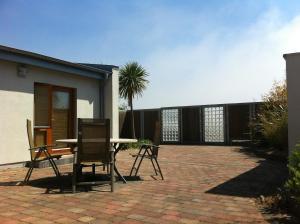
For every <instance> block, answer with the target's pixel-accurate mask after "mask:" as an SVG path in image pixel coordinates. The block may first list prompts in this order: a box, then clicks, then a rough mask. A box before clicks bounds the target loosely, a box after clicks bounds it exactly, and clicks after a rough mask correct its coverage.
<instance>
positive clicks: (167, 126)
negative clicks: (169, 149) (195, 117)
mask: <svg viewBox="0 0 300 224" xmlns="http://www.w3.org/2000/svg"><path fill="white" fill-rule="evenodd" d="M161 129H162V132H161V137H162V139H161V141H162V142H164V143H179V142H180V111H179V109H178V108H172V109H161Z"/></svg>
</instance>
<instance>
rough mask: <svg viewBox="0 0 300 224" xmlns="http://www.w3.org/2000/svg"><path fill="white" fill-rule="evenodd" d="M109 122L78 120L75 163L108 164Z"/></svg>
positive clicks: (102, 120) (107, 120)
mask: <svg viewBox="0 0 300 224" xmlns="http://www.w3.org/2000/svg"><path fill="white" fill-rule="evenodd" d="M109 150H110V120H109V119H92V118H86V119H82V118H78V149H77V163H83V162H102V163H108V162H110V160H111V158H110V153H109Z"/></svg>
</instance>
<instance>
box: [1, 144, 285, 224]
mask: <svg viewBox="0 0 300 224" xmlns="http://www.w3.org/2000/svg"><path fill="white" fill-rule="evenodd" d="M132 152H134V151H131V150H129V151H124V152H120V153H119V154H118V156H117V157H118V158H117V159H118V160H117V165H118V168H119V170H120V171H121V172H122V173H123V174H124V175H128V173H129V171H130V168H131V166H132V163H133V158H132V157H131V156H130V155H129V153H132ZM159 161H160V165H161V168H162V171H163V173H164V176H165V180H164V181H162V180H160V178H159V177H156V176H154V177H152V176H151V175H153V174H154V173H153V170H152V166H151V164H150V162H149V161H144V163H143V165H142V168H141V170H140V177H141V178H142V179H143V180H142V181H137V180H131V179H130V180H129V181H128V183H127V184H123V183H122V182H118V183H117V184H116V189H115V192H114V193H110V192H109V190H110V187H109V186H106V185H104V186H97V187H94V188H93V190H92V191H84V190H83V191H80V192H79V193H76V194H71V193H70V192H69V191H68V189H66V191H64V192H63V193H59V190H58V187H57V186H55V184H54V186H53V189H48V190H47V185H49V186H51V183H55V181H56V179H55V177H54V174H53V172H52V170H51V169H50V168H42V169H35V170H34V171H33V175H32V179H31V180H32V181H31V182H30V183H29V184H28V185H27V186H20V185H18V184H19V182H20V181H21V180H22V179H23V178H24V176H25V173H26V171H27V168H13V169H2V170H0V223H1V224H5V223H39V224H43V223H101V224H105V223H122V224H139V223H155V224H158V223H165V224H169V223H185V224H194V223H266V222H267V221H266V220H265V219H264V217H263V215H262V214H261V212H260V211H259V209H258V207H257V205H256V204H255V198H256V197H257V196H259V194H262V193H264V192H266V191H267V190H268V187H269V186H270V185H271V184H273V182H274V181H276V178H277V177H278V175H280V173H278V172H279V171H278V172H277V171H276V170H279V169H277V166H278V164H276V163H274V162H270V161H266V160H263V159H259V158H255V157H251V156H249V155H247V154H244V153H242V152H240V151H239V147H223V146H172V145H169V146H162V147H161V150H160V155H159ZM59 169H60V170H61V171H62V172H63V173H65V175H67V172H70V171H71V166H70V165H64V166H60V167H59ZM66 180H67V181H68V180H70V178H69V177H67V176H66Z"/></svg>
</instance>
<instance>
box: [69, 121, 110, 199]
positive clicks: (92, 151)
mask: <svg viewBox="0 0 300 224" xmlns="http://www.w3.org/2000/svg"><path fill="white" fill-rule="evenodd" d="M77 141H78V144H77V149H75V155H74V163H73V178H72V191H73V193H75V192H76V187H77V186H78V185H96V184H102V183H104V182H103V181H84V180H83V181H81V180H80V179H83V178H84V175H83V173H82V168H83V167H88V166H90V167H92V169H93V176H94V177H95V167H96V166H97V165H98V166H103V165H108V166H109V168H110V172H109V175H110V181H109V182H108V183H110V185H111V192H113V191H114V161H115V160H114V150H112V148H111V146H110V120H109V119H81V118H79V119H78V140H77Z"/></svg>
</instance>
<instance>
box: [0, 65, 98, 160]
mask: <svg viewBox="0 0 300 224" xmlns="http://www.w3.org/2000/svg"><path fill="white" fill-rule="evenodd" d="M17 66H18V65H17V63H12V62H6V61H1V60H0V164H7V163H15V162H21V161H25V160H29V159H30V156H29V152H28V150H27V149H28V148H29V145H28V140H27V132H26V119H27V118H28V119H31V120H33V111H34V95H33V92H34V82H41V83H48V84H53V85H58V86H65V87H71V88H76V90H77V117H79V118H98V117H99V113H100V103H99V86H100V83H99V81H98V80H95V79H92V78H85V77H81V76H77V75H72V74H68V73H62V72H57V71H51V70H48V69H42V68H37V67H33V66H28V74H27V75H26V77H19V76H18V75H17Z"/></svg>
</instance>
